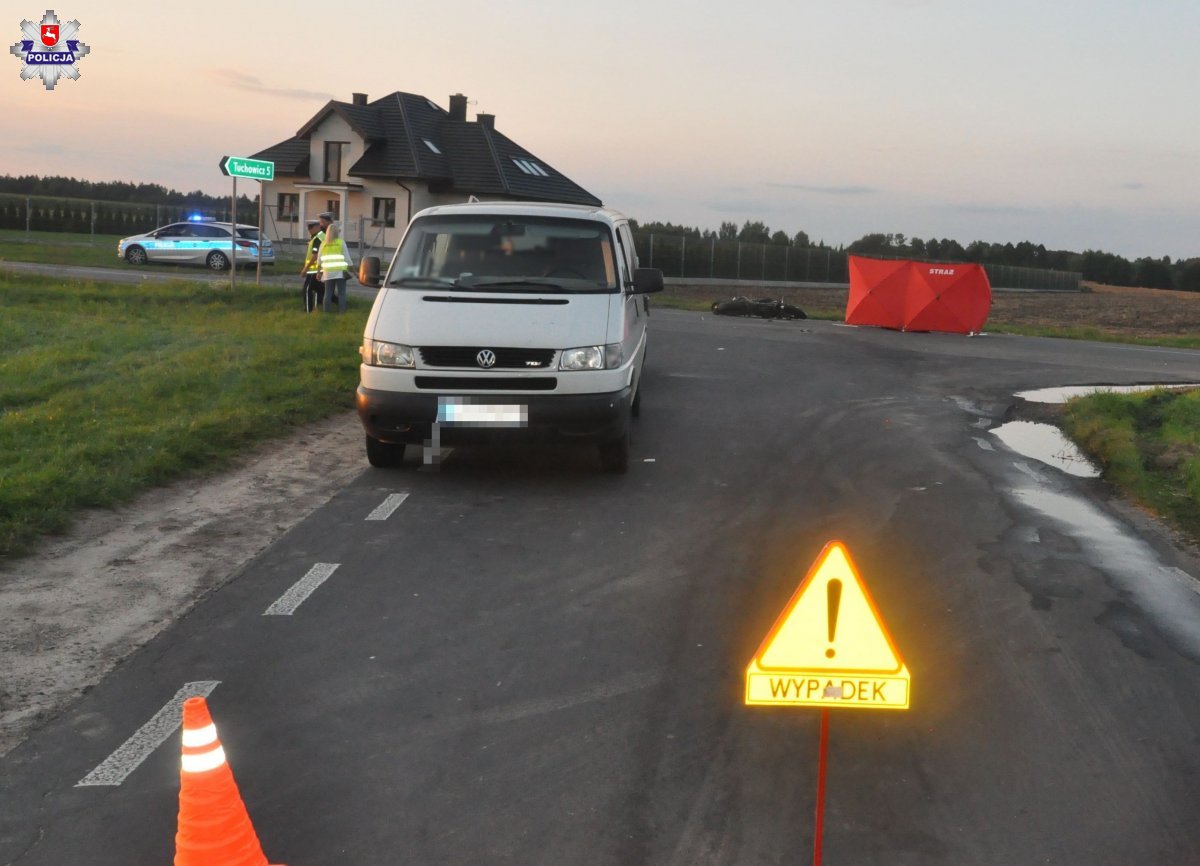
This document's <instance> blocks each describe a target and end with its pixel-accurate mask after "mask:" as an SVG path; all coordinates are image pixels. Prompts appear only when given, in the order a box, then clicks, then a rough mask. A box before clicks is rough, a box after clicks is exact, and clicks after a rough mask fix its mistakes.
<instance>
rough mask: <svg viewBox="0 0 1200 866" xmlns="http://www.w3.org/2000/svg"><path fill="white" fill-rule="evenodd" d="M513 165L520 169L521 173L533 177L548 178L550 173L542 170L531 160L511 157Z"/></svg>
mask: <svg viewBox="0 0 1200 866" xmlns="http://www.w3.org/2000/svg"><path fill="white" fill-rule="evenodd" d="M513 164H514V165H515V166H516V167H517V168H519V169H521V171H523V172H524V173H525V174H531V175H533V176H534V177H549V176H550V172H548V171H546V169H544V168H542V167H541V166H540V165H538V164H537V163H536V162H534V161H533V160H532V159H517V158H516V157H513Z"/></svg>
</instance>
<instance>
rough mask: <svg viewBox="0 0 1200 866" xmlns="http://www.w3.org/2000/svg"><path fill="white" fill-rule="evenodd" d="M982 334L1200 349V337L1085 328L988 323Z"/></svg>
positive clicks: (1197, 335)
mask: <svg viewBox="0 0 1200 866" xmlns="http://www.w3.org/2000/svg"><path fill="white" fill-rule="evenodd" d="M984 330H985V331H987V332H989V333H992V334H1014V335H1017V336H1021V337H1055V338H1057V339H1060V340H1091V341H1093V342H1098V343H1125V344H1127V345H1133V346H1164V347H1166V348H1170V349H1200V334H1196V335H1192V334H1189V335H1186V336H1166V335H1164V336H1158V337H1148V336H1138V335H1133V334H1120V333H1113V332H1111V331H1104V330H1101V329H1100V328H1090V327H1086V326H1070V327H1063V326H1051V325H1046V326H1030V325H1008V324H1005V323H1003V322H990V321H989V322H988V323H987V325H985V326H984Z"/></svg>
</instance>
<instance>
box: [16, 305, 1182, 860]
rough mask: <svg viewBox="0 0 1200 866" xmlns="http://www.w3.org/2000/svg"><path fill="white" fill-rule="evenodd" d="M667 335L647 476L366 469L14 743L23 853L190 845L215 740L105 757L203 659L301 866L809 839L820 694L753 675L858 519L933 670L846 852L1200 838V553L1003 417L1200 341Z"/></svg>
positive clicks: (724, 332)
mask: <svg viewBox="0 0 1200 866" xmlns="http://www.w3.org/2000/svg"><path fill="white" fill-rule="evenodd" d="M652 325H653V326H654V328H653V334H652V343H651V348H650V358H649V366H648V368H647V373H646V379H645V393H644V405H643V412H642V417H641V418H640V419H639V420H638V421H637V426H636V428H635V440H634V463H633V466H632V468H631V470H630V472H629V474H628V475H626V476H622V477H613V476H606V475H602V474H600V473H599V472H598V470H597V465H596V458H595V455H594V453H592V451H591V450H589V449H572V448H561V449H560V448H553V449H549V448H542V447H524V448H516V449H488V448H474V449H471V448H462V449H456V450H455V451H454V452H453V453H452V454H451V455H450V457H449V458H448V459H447V461H446V462H445V463H444V464H443V466H442V468H441V471H440V472H436V473H435V472H428V471H422V470H419V469H418V467H417V463H416V457H415V455H414V456H413V457H412V458H410V460H411V465H409V466H406V467H404V468H403V469H400V470H398V471H383V470H374V469H368V468H366V467H365V462H364V471H363V474H362V475H361V476H360V477H359V478H358V479H357V480H356V481H355V482H354V483H353V484H351V485H349V486H348V487H347V488H346V489H345V490H344V491H343V492H342V493H341V494H339V495H338V496H336V497H335V498H334V499H333V501H332V502H330V503H329V504H328V505H327V506H326V507H324V508H322V509H320V510H319V511H317V512H315V513H314V514H313V515H312V516H311V517H309V518H308V519H307V520H306V521H305V522H304V523H302V524H301V525H300V526H298V527H297V528H296V529H295V530H293V531H292V532H291V533H290V534H288V535H287V536H286V537H285V538H284V539H283V540H282V541H281V542H279V543H277V544H276V545H274V546H273V547H271V548H270V549H268V550H267V551H266V552H265V553H263V554H262V555H261V556H259V557H258V558H257V559H256V560H254V561H253V562H251V563H250V564H249V565H248V566H247V567H246V568H245V569H244V570H243V571H242V572H241V573H240V574H238V575H237V576H236V578H235V579H234V580H232V581H230V582H229V583H228V584H227V585H226V586H225V587H224V588H223V589H221V590H220V591H218V592H216V593H214V594H213V595H211V596H210V597H209V598H207V599H206V600H205V601H204V602H202V603H201V604H200V605H199V606H198V607H196V608H195V609H194V610H193V611H192V613H190V614H189V615H188V616H186V617H185V618H184V619H182V620H181V621H180V622H178V623H176V624H175V625H174V626H173V627H171V628H169V629H168V630H166V631H165V632H164V633H163V634H162V635H161V636H160V637H158V638H156V639H155V640H154V641H152V642H151V643H150V644H149V645H148V646H146V647H144V648H143V649H142V650H141V651H139V652H138V653H136V654H135V655H134V656H133V657H132V658H130V659H129V660H128V661H127V662H126V663H125V664H123V665H122V666H120V667H119V668H118V669H117V670H116V671H114V672H113V673H112V674H111V675H110V676H109V677H107V678H106V679H105V680H104V681H103V682H102V683H100V684H99V685H98V686H97V687H96V688H95V689H93V690H92V691H91V692H90V693H89V694H88V695H87V696H86V697H84V698H83V699H82V700H80V701H79V702H78V703H77V704H76V705H75V706H73V707H72V708H70V710H69V711H67V712H66V713H65V714H64V715H63V716H61V717H60V718H58V719H57V720H55V721H53V722H51V723H49V724H47V725H46V726H45V727H44V728H42V729H41V730H39V731H37V732H36V733H35V734H34V735H33V736H32V737H31V738H30V739H29V740H28V741H26V742H25V743H24V744H23V745H21V746H19V747H18V748H17V749H15V750H14V751H13V752H11V753H10V754H9V755H8V756H7V757H6V758H5V759H3V760H2V762H0V779H2V781H0V802H2V803H3V804H4V807H3V809H2V810H0V862H2V863H9V864H20V866H35V864H36V866H42V864H45V866H51V864H53V866H62V864H83V863H87V864H89V866H104V864H131V863H138V864H141V863H166V862H170V859H171V856H172V851H173V847H172V846H173V834H174V832H175V814H176V810H177V792H178V785H179V776H178V773H179V737H178V734H174V735H173V736H171V737H170V738H169V739H167V740H166V742H165V743H164V744H163V745H161V746H160V747H158V748H156V749H153V751H152V752H150V754H149V756H148V757H147V758H146V759H145V761H144V762H143V763H141V764H140V765H137V766H136V767H135V768H133V769H132V770H131V772H129V774H128V776H127V777H126V778H125V779H124V781H123V782H122V783H121V784H120V785H108V786H85V787H76V783H77V782H79V781H80V780H81V779H83V778H84V777H85V776H87V775H88V774H89V773H91V772H92V771H93V769H94V768H96V767H97V766H98V765H100V764H101V762H103V761H105V759H106V758H107V757H108V756H109V755H110V754H112V753H113V752H114V750H117V749H118V747H120V746H121V745H122V744H123V743H124V742H125V741H126V740H127V738H129V737H130V736H131V735H132V734H133V733H134V732H135V731H137V730H138V729H139V727H140V726H142V725H144V724H145V723H146V722H147V721H148V720H149V719H151V717H153V716H154V715H155V713H157V712H158V711H159V709H160V708H161V707H163V706H164V704H166V703H167V702H168V701H169V699H171V697H172V696H173V695H175V694H176V693H177V692H178V691H179V690H180V689H181V688H183V687H184V686H185V684H187V683H200V682H204V683H209V686H206V687H205V688H211V696H210V698H209V704H210V707H211V709H212V710H213V712H214V715H215V718H216V722H217V726H218V728H219V731H220V734H221V739H222V741H223V743H224V745H225V749H226V752H227V753H228V755H229V758H230V761H231V763H232V766H233V770H234V773H235V775H236V777H237V780H238V783H239V785H240V787H241V791H242V795H243V797H244V798H245V801H246V803H247V806H248V808H249V811H250V814H251V816H252V817H253V819H254V822H255V825H256V828H257V830H258V833H259V836H260V838H261V839H262V841H263V845H264V848H265V850H266V852H267V854H268V856H269V858H270V860H271V862H272V863H286V864H291V866H299V864H409V863H411V864H442V863H445V864H458V863H514V864H517V863H519V864H556V866H560V864H679V866H682V864H731V863H738V864H766V863H781V864H782V863H787V864H794V863H805V862H810V851H811V845H812V827H813V821H812V816H813V807H814V798H815V781H816V780H815V763H816V756H817V730H818V719H819V712H818V711H816V710H811V709H786V708H783V709H781V708H759V707H755V708H747V707H745V706H743V704H742V688H743V671H744V668H745V665H746V663H747V661H748V660H749V659H750V657H751V655H752V654H753V653H754V651H755V649H756V647H757V646H758V643H759V641H760V640H761V639H762V637H763V635H764V634H765V633H766V631H767V629H768V628H769V626H770V625H771V623H772V621H773V620H774V618H775V616H776V614H777V613H778V612H779V610H780V609H781V607H782V606H783V604H784V602H785V601H786V600H787V598H788V596H789V595H790V594H791V593H792V591H793V590H794V589H795V587H796V585H797V584H798V582H799V580H800V579H801V577H803V575H804V573H805V571H806V570H807V568H808V566H809V565H810V563H811V562H812V560H813V558H814V557H815V556H816V555H817V553H818V552H819V551H820V549H821V547H822V546H823V545H824V544H825V543H826V542H827V541H828V540H830V539H833V538H838V539H841V540H842V541H844V542H845V543H846V545H847V546H848V548H849V550H850V551H851V553H852V554H853V556H854V557H855V559H856V561H857V563H858V565H859V567H860V570H861V572H862V574H863V577H864V580H865V581H866V583H867V585H868V586H869V588H870V590H871V592H872V594H873V595H874V598H875V601H876V602H877V604H878V606H879V608H880V610H881V612H882V614H883V617H884V618H885V620H886V621H887V623H888V626H889V627H890V629H891V632H892V636H893V637H894V639H895V642H896V644H897V646H898V648H899V649H900V651H901V652H902V653H903V655H904V658H905V661H906V662H907V664H908V667H909V669H910V670H911V671H912V678H913V680H912V681H913V685H912V707H911V709H910V710H908V711H906V712H889V711H869V710H838V711H835V712H833V713H831V716H832V721H831V726H830V752H829V780H828V802H827V813H826V833H825V863H827V864H855V866H861V864H1003V866H1010V864H1015V863H1021V864H1033V863H1063V864H1076V863H1078V864H1130V863H1162V864H1189V863H1197V862H1200V821H1198V820H1197V817H1198V815H1200V784H1198V783H1200V775H1198V771H1200V734H1198V733H1197V731H1198V730H1200V729H1198V727H1197V719H1200V676H1197V674H1198V673H1200V669H1198V663H1200V584H1198V583H1197V581H1196V580H1195V576H1197V575H1200V563H1197V562H1196V561H1195V560H1193V559H1190V558H1189V557H1188V556H1187V555H1186V554H1185V553H1183V552H1182V551H1181V550H1179V549H1177V548H1176V547H1175V546H1174V545H1172V544H1171V542H1170V537H1169V535H1168V534H1167V533H1165V532H1161V531H1159V530H1156V529H1155V528H1154V527H1153V526H1152V525H1151V524H1149V523H1148V522H1147V521H1145V520H1144V519H1141V518H1138V517H1137V516H1136V513H1135V512H1132V511H1130V510H1128V509H1123V508H1119V507H1116V506H1115V505H1114V504H1113V503H1110V502H1109V501H1108V498H1107V495H1106V493H1105V487H1104V485H1103V483H1102V482H1100V481H1095V480H1086V479H1078V478H1071V477H1068V476H1066V475H1063V474H1061V473H1059V472H1058V471H1057V470H1054V469H1051V468H1048V467H1044V466H1041V465H1040V464H1038V463H1037V462H1036V461H1033V460H1030V459H1027V458H1023V457H1020V456H1019V455H1014V454H1013V453H1011V452H1008V451H1006V450H1005V449H1004V448H1003V446H1001V445H1000V444H999V442H998V441H997V440H996V439H995V437H991V436H990V435H989V434H988V433H987V432H986V431H987V428H988V427H990V426H993V425H995V424H997V423H999V422H1000V421H1001V420H1002V419H1003V418H1004V416H1005V415H1006V413H1007V411H1008V410H1009V407H1010V406H1011V405H1012V404H1013V402H1014V401H1013V398H1012V396H1011V395H1012V394H1013V393H1014V392H1015V391H1018V390H1022V389H1028V388H1034V387H1039V386H1048V385H1060V384H1076V383H1091V382H1152V381H1200V353H1196V352H1188V351H1176V350H1169V349H1155V348H1139V347H1128V346H1117V345H1097V344H1085V343H1078V342H1067V341H1056V340H1044V339H1033V338H1020V337H999V336H997V337H990V336H985V337H981V338H974V339H968V338H964V337H957V336H945V335H922V334H899V333H893V332H885V331H877V330H858V329H851V328H845V327H840V326H837V325H833V324H830V323H824V322H815V323H808V322H799V323H796V322H781V323H769V322H762V321H744V320H728V319H716V318H713V317H710V316H706V315H700V314H691V313H676V312H670V311H656V312H655V315H654V318H653V320H652ZM394 494H407V498H406V499H404V500H403V502H401V503H400V504H399V506H398V507H396V508H395V511H394V512H393V513H392V514H391V515H390V516H388V517H387V518H386V519H385V520H378V519H377V520H367V519H366V518H367V517H368V515H370V514H371V513H372V512H373V511H375V509H377V508H378V507H379V506H380V505H381V504H382V503H384V502H385V501H386V500H387V497H389V496H391V495H394ZM392 501H393V502H394V501H395V500H392ZM317 563H326V564H330V565H333V564H336V565H337V568H336V569H335V570H333V571H332V573H331V574H329V575H328V579H327V580H325V581H324V583H322V584H321V585H320V586H319V587H318V588H317V589H316V590H315V591H314V592H313V593H312V594H311V596H309V597H308V598H307V600H305V601H303V603H302V604H301V605H300V606H299V607H298V608H297V609H296V610H295V613H294V614H293V615H291V616H264V615H263V612H264V611H265V610H266V609H267V607H268V606H269V605H271V604H272V603H273V602H274V601H275V600H276V599H278V598H280V597H281V596H282V595H283V594H284V593H285V592H286V591H287V590H288V589H289V587H291V586H292V585H293V584H294V583H295V582H296V581H297V580H299V579H300V578H301V577H303V576H305V575H306V574H308V573H309V572H310V570H311V569H312V568H313V567H314V565H315V564H317ZM325 571H326V572H328V571H329V569H326V570H325ZM212 683H219V684H218V685H215V686H212V685H211V684H212Z"/></svg>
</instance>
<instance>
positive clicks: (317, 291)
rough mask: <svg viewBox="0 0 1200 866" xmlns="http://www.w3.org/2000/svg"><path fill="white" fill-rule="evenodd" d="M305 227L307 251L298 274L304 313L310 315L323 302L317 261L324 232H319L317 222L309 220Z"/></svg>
mask: <svg viewBox="0 0 1200 866" xmlns="http://www.w3.org/2000/svg"><path fill="white" fill-rule="evenodd" d="M305 225H306V226H308V248H307V249H308V251H307V253H306V254H305V256H304V264H303V265H302V266H301V267H300V273H302V274H303V275H304V312H306V313H311V312H312V311H313V310H315V309H316V308H317V304H320V303H322V302H323V301H324V300H325V284H324V283H323V282H321V263H320V262H319V261H318V258H319V254H320V252H321V243H322V242H323V241H324V240H325V232H323V231H321V223H320V222H319V221H317V220H309V221H308V222H307V223H305Z"/></svg>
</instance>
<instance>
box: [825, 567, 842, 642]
mask: <svg viewBox="0 0 1200 866" xmlns="http://www.w3.org/2000/svg"><path fill="white" fill-rule="evenodd" d="M825 595H826V597H827V599H828V601H829V606H828V608H827V610H828V612H829V642H830V643H833V639H834V638H835V637H837V617H838V607H839V606H840V605H841V603H842V582H841V581H840V580H838V579H837V578H836V577H835V578H834V579H833V580H831V581H829V583H827V584H825ZM835 655H837V651H836V650H834V648H833V647H830V648H829V649H827V650H825V658H827V659H831V658H833V657H834V656H835Z"/></svg>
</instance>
